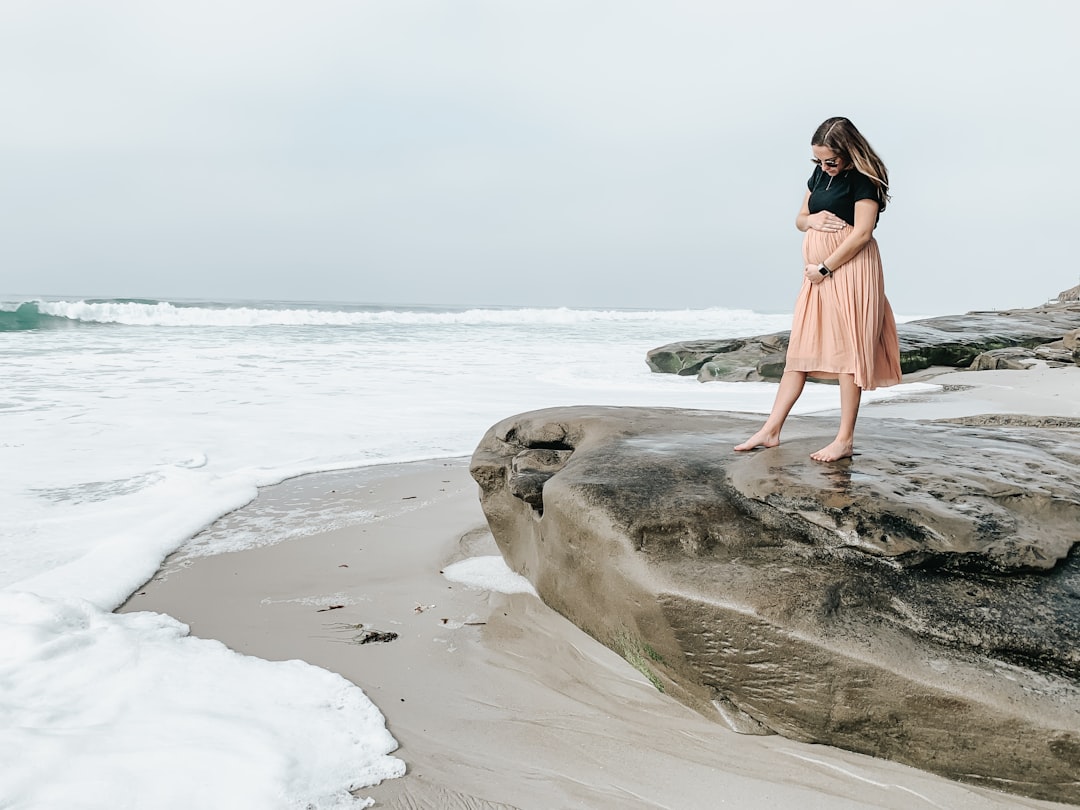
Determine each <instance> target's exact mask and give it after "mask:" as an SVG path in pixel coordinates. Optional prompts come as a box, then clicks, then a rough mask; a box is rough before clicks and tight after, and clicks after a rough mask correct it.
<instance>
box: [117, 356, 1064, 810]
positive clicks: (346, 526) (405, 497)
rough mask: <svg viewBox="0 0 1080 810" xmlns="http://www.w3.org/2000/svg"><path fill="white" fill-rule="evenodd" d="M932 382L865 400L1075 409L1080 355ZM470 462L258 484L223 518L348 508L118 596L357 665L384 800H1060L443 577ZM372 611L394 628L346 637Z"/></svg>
mask: <svg viewBox="0 0 1080 810" xmlns="http://www.w3.org/2000/svg"><path fill="white" fill-rule="evenodd" d="M934 382H940V383H944V384H946V385H948V386H950V390H947V391H945V392H943V393H940V394H932V395H921V396H919V397H915V398H912V399H908V400H905V401H903V402H894V403H883V404H877V405H874V406H871V407H868V408H866V409H865V411H864V415H866V416H873V417H877V416H889V417H896V416H898V417H903V418H936V417H941V416H945V417H956V416H965V415H970V414H976V413H1027V414H1032V415H1053V416H1066V417H1078V416H1080V368H1063V369H1045V368H1035V369H1029V370H1027V371H1009V372H959V373H950V374H946V375H944V376H942V377H938V378H936V379H935V380H934ZM968 386H974V387H973V388H968ZM822 418H823V420H830V419H831V418H833V417H832V415H823V417H822ZM829 424H831V421H830V422H829ZM823 430H824V432H826V433H827V432H828V427H827V426H824V425H823ZM467 463H468V461H467V459H443V460H434V461H426V462H418V463H414V464H406V465H393V466H386V467H372V468H365V469H361V470H353V471H347V472H341V473H332V474H320V475H312V476H304V477H302V478H297V479H293V480H291V481H286V482H284V483H282V484H279V485H277V486H275V487H268V488H266V489H264V490H263V491H262V492H261V493H260V495H259V497H258V498H257V499H256V501H254V502H253V503H252V504H250V505H249V506H247V507H245V509H243V510H240V512H238V513H236V514H234V515H232V516H227V517H226V518H224V519H223V521H232V522H234V523H237V522H240V523H242V522H243V521H245V520H250V521H254V523H255V525H264V526H265V525H273V524H274V522H275V521H277V522H279V523H280V522H285V523H288V522H290V521H291V522H292V523H293V525H294V528H296V527H301V528H302V526H303V523H304V522H305V520H306V518H305V515H312V514H319V515H322V518H321V522H322V523H323V524H326V523H327V519H326V515H327V514H330V513H332V514H335V515H339V516H342V517H340V518H339V519H337V523H338V524H341V526H340V528H330V529H326V530H322V531H319V532H317V533H314V534H308V535H306V536H295V537H292V538H290V539H286V540H284V541H282V542H279V543H276V544H275V545H270V546H265V547H262V548H256V549H249V550H245V551H240V552H233V553H223V554H218V555H215V556H205V557H197V558H191V557H186V556H185V555H184V554H183V553H180V554H178V555H174V557H173V558H170V560H168V561H167V562H166V564H165V565H164V566H163V568H162V570H161V571H160V572H159V574H158V575H157V576H156V577H155V578H154V579H153V580H152V581H151V582H149V583H147V584H146V585H145V586H144V587H143V588H141V589H140V590H139V591H138V592H137V593H136V594H134V595H133V596H132V597H131V599H130V600H129V602H128V603H127V604H126V605H125V606H124V607H123V608H121V610H125V611H131V610H152V611H159V612H164V613H168V614H170V615H172V616H175V617H176V618H178V619H180V620H181V621H184V622H186V623H187V624H189V625H190V627H191V632H192V634H193V635H196V636H201V637H206V638H215V639H218V640H220V641H222V642H224V643H225V644H227V645H228V646H230V647H232V648H233V649H236V650H238V651H240V652H244V653H248V654H251V655H256V656H259V657H262V658H267V659H272V660H279V659H291V658H300V659H303V660H305V661H308V662H311V663H313V664H316V665H318V666H322V667H325V668H327V669H330V670H333V671H335V672H338V673H340V674H342V675H343V676H344V677H346V678H348V679H350V680H351V681H353V682H354V683H356V684H357V685H359V686H360V687H361V688H362V689H363V690H364V691H365V693H366V694H367V695H368V696H369V697H370V698H371V699H372V700H373V701H374V702H375V703H376V704H377V705H378V706H379V708H380V709H381V710H382V712H383V713H384V715H385V716H386V719H387V725H388V727H389V729H390V731H391V733H392V734H393V735H394V736H395V738H396V739H397V740H398V742H399V743H400V748H399V749H398V751H397V752H396V753H397V755H398V756H400V757H401V758H402V759H403V760H404V761H405V762H406V763H407V766H408V772H407V774H406V775H405V776H404V777H402V778H400V779H395V780H390V781H387V782H384V783H383V784H381V785H378V786H375V787H369V788H365V789H363V791H361V793H362V794H363V795H366V796H372V797H373V798H374V799H375V800H376V807H384V808H399V809H401V810H404V809H405V808H409V809H410V810H411V809H414V808H415V809H419V808H436V809H438V810H455V809H456V808H462V809H464V808H521V810H526V809H528V810H533V809H535V810H552V809H553V808H590V810H591V809H594V808H596V809H600V810H604V809H606V808H612V810H614V809H615V808H619V810H630V809H633V808H670V810H696V809H697V808H702V809H704V808H716V807H733V808H749V809H750V810H755V809H757V808H800V810H810V809H811V808H830V810H833V809H842V808H866V807H880V808H896V810H900V809H901V808H903V810H909V809H910V808H922V807H926V808H949V810H965V809H966V808H1007V807H1031V808H1051V807H1064V805H1056V804H1053V803H1050V802H1039V801H1035V800H1030V799H1023V798H1020V797H1015V796H1010V795H1006V794H1001V793H995V792H991V791H986V790H982V789H979V788H973V787H969V786H966V785H962V784H959V783H956V782H951V781H949V780H946V779H943V778H941V777H937V776H934V775H931V774H927V773H924V772H921V771H918V770H915V769H912V768H909V767H906V766H903V765H898V764H896V763H892V762H888V761H884V760H877V759H873V758H870V757H865V756H860V755H857V754H853V753H850V752H846V751H840V750H838V749H834V748H830V747H827V746H819V745H805V744H800V743H795V742H791V741H789V740H785V739H783V738H781V737H776V736H770V737H757V736H744V735H739V734H735V733H734V732H731V731H729V730H727V729H726V728H724V727H723V726H721V725H719V724H717V723H715V722H713V721H711V720H709V719H706V718H704V717H701V716H700V715H698V714H696V713H694V712H692V711H691V710H689V709H687V708H686V707H684V706H682V705H681V704H679V703H677V702H676V701H674V700H672V699H671V698H669V697H667V696H666V695H664V694H661V693H660V692H658V691H657V690H656V689H655V688H654V687H653V686H652V685H651V684H649V683H648V681H646V680H645V679H644V678H643V677H642V676H641V675H640V674H639V673H638V672H637V671H636V670H635V669H633V667H631V666H630V665H629V664H628V663H626V662H625V661H624V660H623V659H621V658H620V657H618V656H617V655H616V654H615V653H613V652H611V651H610V650H608V649H607V648H605V647H603V646H602V645H600V644H599V643H598V642H596V641H595V640H593V639H592V638H590V637H589V636H587V635H586V634H584V633H583V632H581V631H580V630H578V628H576V627H575V626H574V625H572V624H570V623H569V622H567V621H566V620H565V619H563V618H562V617H561V616H559V615H558V614H556V613H554V612H553V611H552V610H550V609H548V608H547V607H546V606H545V605H544V604H543V603H542V602H541V601H540V600H538V599H537V598H536V597H535V596H532V595H529V594H515V595H505V594H501V593H494V592H490V591H483V590H477V589H472V588H469V587H465V586H463V585H460V584H456V583H453V582H450V581H448V580H447V579H446V578H445V577H443V576H442V575H441V573H440V571H441V570H442V569H443V568H444V567H445V566H446V565H449V564H450V563H453V562H455V561H457V560H461V559H465V558H469V557H476V556H484V555H492V554H497V553H498V551H497V549H496V547H495V544H494V540H493V539H492V538H491V535H490V534H489V533H488V531H487V528H486V524H485V521H484V517H483V514H482V512H481V510H480V507H479V502H478V494H477V487H476V485H475V483H474V482H473V481H472V480H471V479H470V478H469V476H468V470H467ZM350 515H351V516H352V517H351V518H350V517H348V516H350ZM259 521H262V523H261V524H260V523H259ZM338 605H340V606H341V607H337V606H338ZM368 632H376V633H396V634H397V637H396V638H394V639H393V640H392V641H384V642H380V641H373V642H371V643H365V644H361V643H359V641H360V639H361V638H362V637H363V635H364V634H365V633H368Z"/></svg>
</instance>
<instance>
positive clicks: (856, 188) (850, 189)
mask: <svg viewBox="0 0 1080 810" xmlns="http://www.w3.org/2000/svg"><path fill="white" fill-rule="evenodd" d="M806 187H807V188H808V189H810V200H809V209H810V213H811V214H816V213H817V212H818V211H832V212H833V213H834V214H836V215H837V216H838V217H840V219H842V220H844V222H846V223H847V224H848V225H854V224H855V203H856V202H857V201H859V200H874V201H875V202H878V203H879V204H880V199H881V198H880V197H878V188H877V186H876V185H874V181H873V180H871V179H870V178H869V177H867V176H866V175H865V174H860V173H859V172H858V171H857V170H856V169H845V170H844V171H842V172H840V174H838V175H836V177H829V175H827V174H825V172H824V171H822V168H821V167H820V166H815V167H814V173H813V174H812V175H810V179H809V180H807V181H806ZM879 214H880V211H879Z"/></svg>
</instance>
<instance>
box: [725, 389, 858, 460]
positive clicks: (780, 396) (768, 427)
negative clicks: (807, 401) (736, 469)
mask: <svg viewBox="0 0 1080 810" xmlns="http://www.w3.org/2000/svg"><path fill="white" fill-rule="evenodd" d="M852 380H854V377H853V378H852ZM805 384H806V372H805V371H785V372H784V376H783V377H781V378H780V388H779V389H778V390H777V392H776V399H775V400H774V401H773V406H772V412H771V413H770V414H769V418H768V419H766V420H765V425H764V426H763V427H762V428H761V430H759V431H758V432H757V433H755V434H754V435H753V436H751V437H750V438H749V439H747V440H746V441H745V442H743V443H742V444H737V445H735V449H736V450H740V451H742V450H753V449H754V448H755V447H776V445H778V444H780V429H781V428H782V427H783V426H784V422H785V421H786V420H787V418H788V414H789V413H791V409H792V407H793V406H794V405H795V403H796V402H797V401H798V399H799V395H800V394H802V390H803V386H804V385H805Z"/></svg>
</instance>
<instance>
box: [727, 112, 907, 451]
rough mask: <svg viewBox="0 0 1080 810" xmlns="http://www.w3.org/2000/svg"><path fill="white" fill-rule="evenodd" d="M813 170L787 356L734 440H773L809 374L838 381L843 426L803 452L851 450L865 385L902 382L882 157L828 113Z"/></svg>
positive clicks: (745, 446)
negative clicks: (884, 231) (882, 227)
mask: <svg viewBox="0 0 1080 810" xmlns="http://www.w3.org/2000/svg"><path fill="white" fill-rule="evenodd" d="M810 146H811V148H812V150H813V153H814V157H813V158H811V160H812V161H813V162H814V164H816V165H815V168H814V173H813V174H812V175H811V176H810V180H809V182H808V183H807V187H808V189H809V190H808V191H807V192H806V196H804V197H803V203H802V208H801V209H800V210H799V215H798V216H797V217H795V227H796V228H798V229H799V230H800V231H805V232H806V238H805V239H804V240H803V259H804V261H805V262H806V267H805V268H804V269H803V278H804V281H803V285H802V290H801V291H800V292H799V298H798V300H797V301H796V303H795V318H794V322H793V323H792V326H791V340H790V342H789V343H788V351H787V365H786V366H785V368H784V376H783V378H782V379H781V380H780V389H779V390H778V391H777V392H776V401H775V402H774V403H773V409H772V412H771V413H770V414H769V418H768V419H767V420H766V422H765V425H764V426H763V427H762V428H761V430H759V431H758V432H757V433H755V434H754V435H753V436H751V437H750V438H749V439H747V440H746V441H745V442H743V443H742V444H740V445H737V446H736V447H735V449H736V450H740V451H742V450H753V449H755V448H757V447H776V445H778V444H780V429H781V428H782V427H783V426H784V421H785V420H786V419H787V417H788V414H789V413H790V412H791V408H792V406H793V405H794V404H795V402H796V401H797V400H798V398H799V395H800V394H802V390H803V385H804V384H805V383H806V378H807V376H808V375H809V376H811V377H815V378H818V379H835V380H837V381H838V382H839V384H840V430H839V431H838V432H837V434H836V438H835V439H834V440H833V441H832V442H830V443H829V444H828V445H826V446H825V447H823V448H821V449H820V450H818V451H817V452H816V453H811V454H810V458H812V459H814V460H816V461H837V460H838V459H842V458H848V457H850V456H851V455H852V454H853V453H854V441H855V420H856V419H857V418H858V415H859V400H860V398H861V396H862V392H863V390H864V389H865V390H867V391H872V390H873V389H875V388H877V387H878V386H888V385H895V384H896V383H898V382H900V347H899V344H898V342H897V337H896V321H895V320H894V319H893V313H892V308H891V307H890V306H889V302H888V300H887V299H886V298H885V283H884V278H883V275H882V269H881V256H880V254H879V253H878V246H877V241H876V240H875V239H874V227H875V226H876V225H877V221H878V217H879V216H880V215H881V212H882V211H884V210H885V204H886V203H887V202H888V201H889V175H888V172H887V171H886V169H885V164H884V163H883V162H882V161H881V158H879V157H878V156H877V154H876V153H875V152H874V150H873V149H872V148H871V147H870V144H869V143H867V141H866V139H865V138H864V137H863V136H862V134H861V133H860V132H859V130H857V129H856V128H855V125H854V124H852V123H851V121H849V120H848V119H846V118H830V119H828V120H827V121H826V122H825V123H823V124H822V125H821V126H820V127H818V128H817V131H816V132H814V136H813V138H811V139H810Z"/></svg>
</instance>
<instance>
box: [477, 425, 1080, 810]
mask: <svg viewBox="0 0 1080 810" xmlns="http://www.w3.org/2000/svg"><path fill="white" fill-rule="evenodd" d="M758 422H759V419H758V418H755V417H746V416H741V415H737V414H718V413H713V412H695V411H682V410H662V409H652V410H650V409H633V408H599V407H596V408H563V409H552V410H548V411H538V412H534V413H530V414H525V415H522V416H517V417H513V418H511V419H507V420H505V421H503V422H500V423H499V424H498V425H496V426H494V427H493V428H492V429H491V430H489V431H488V433H487V435H486V436H485V437H484V439H483V440H482V442H481V443H480V445H479V447H478V448H477V450H476V452H475V454H474V456H473V461H472V468H471V469H472V473H473V476H474V477H475V478H476V480H477V481H478V482H479V484H480V487H481V490H482V493H481V500H482V505H483V508H484V511H485V513H486V515H487V518H488V522H489V524H490V526H491V529H492V532H493V534H494V536H495V539H496V540H497V541H498V544H499V546H500V548H501V550H502V552H503V554H504V556H505V558H506V560H507V562H508V563H509V565H510V567H511V568H513V569H514V570H516V571H518V572H519V573H521V574H523V575H525V576H526V577H528V578H529V579H530V580H531V581H532V582H533V583H534V585H535V586H536V588H537V590H538V592H539V593H540V595H541V596H542V597H543V598H544V600H545V601H546V602H547V603H548V604H550V605H552V606H553V607H555V608H556V609H557V610H559V611H560V612H562V613H563V614H564V615H565V616H567V617H568V618H569V619H570V620H572V621H573V622H575V623H576V624H578V625H579V626H581V627H582V628H584V629H585V630H586V631H587V632H589V633H591V634H592V635H593V636H595V637H596V638H597V639H599V640H600V641H602V642H604V643H606V644H608V645H609V646H611V647H612V648H613V649H615V650H617V651H619V652H620V653H621V654H622V655H624V657H626V658H627V659H628V660H629V661H630V662H631V663H633V664H634V665H635V666H637V667H638V668H639V669H641V671H642V672H643V673H645V674H646V675H647V677H649V678H650V679H651V680H652V681H653V682H654V683H655V684H656V685H657V686H658V687H660V688H662V689H665V690H667V691H669V692H670V693H672V694H673V695H674V696H676V697H678V698H679V699H681V700H683V701H685V702H686V703H688V704H689V705H691V706H694V707H695V708H697V709H698V710H699V711H702V712H703V713H706V714H711V715H712V716H714V717H716V718H717V719H718V720H725V721H727V722H729V724H730V725H732V726H733V727H735V728H737V729H738V730H743V731H754V732H765V733H768V732H776V733H779V734H783V735H785V736H787V737H790V738H793V739H797V740H804V741H811V742H821V743H829V744H832V745H836V746H840V747H843V748H848V749H851V750H855V751H860V752H863V753H867V754H871V755H875V756H881V757H887V758H890V759H895V760H898V761H901V762H905V763H908V764H911V765H914V766H916V767H920V768H924V769H927V770H930V771H934V772H937V773H940V774H944V775H947V776H950V777H954V778H957V779H962V780H966V781H970V782H975V783H979V784H983V785H987V786H991V787H995V788H1000V789H1004V790H1010V791H1014V792H1018V793H1022V794H1025V795H1029V796H1034V797H1040V798H1047V799H1055V800H1060V801H1068V802H1077V803H1080V560H1078V559H1077V557H1078V555H1077V554H1075V553H1073V554H1071V553H1070V552H1071V551H1072V549H1073V547H1074V546H1075V545H1076V544H1077V543H1078V542H1080V489H1078V486H1077V483H1076V482H1077V480H1078V473H1080V438H1078V437H1077V434H1076V433H1075V432H1072V431H1068V430H1041V431H1040V430H1035V429H1031V428H1016V427H1007V426H1001V425H998V426H995V427H993V428H985V427H970V426H965V425H951V424H950V425H946V424H939V425H930V424H919V423H911V422H906V421H895V420H866V424H863V425H862V429H861V431H860V436H861V437H862V438H861V439H860V455H858V456H857V457H856V458H855V459H853V460H851V461H846V462H841V463H837V464H830V465H823V464H817V463H814V462H811V461H810V460H809V459H808V458H807V456H808V454H809V452H811V451H812V450H814V449H816V448H817V447H819V446H820V445H822V444H824V443H825V442H826V441H827V440H828V439H829V438H830V437H828V436H825V435H824V434H823V432H822V431H821V429H820V428H819V425H820V422H817V421H814V420H813V419H808V418H804V419H799V418H793V419H791V420H790V421H789V423H788V427H787V428H786V433H785V436H786V440H785V443H784V444H783V445H782V446H781V447H779V448H774V449H771V450H761V451H756V452H753V453H750V454H736V453H734V452H732V450H731V446H732V445H733V444H735V443H736V442H737V441H739V440H741V439H743V438H744V437H745V436H747V435H749V433H750V432H751V431H753V430H754V429H756V428H757V426H758ZM814 434H817V435H816V436H815V435H814Z"/></svg>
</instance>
